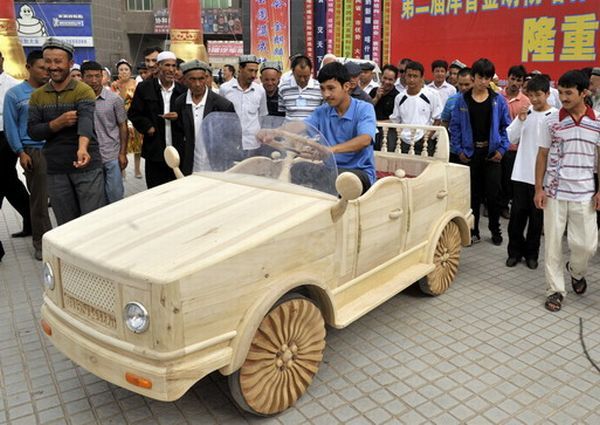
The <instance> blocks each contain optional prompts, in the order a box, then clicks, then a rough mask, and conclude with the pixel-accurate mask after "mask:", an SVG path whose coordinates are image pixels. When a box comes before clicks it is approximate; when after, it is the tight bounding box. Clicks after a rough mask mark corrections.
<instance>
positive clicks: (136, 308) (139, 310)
mask: <svg viewBox="0 0 600 425" xmlns="http://www.w3.org/2000/svg"><path fill="white" fill-rule="evenodd" d="M123 316H124V318H125V325H126V326H127V329H129V330H130V331H131V332H134V333H136V334H139V333H142V332H144V331H145V330H146V329H148V324H149V323H150V318H149V317H148V311H147V310H146V308H145V307H144V306H143V305H142V304H141V303H138V302H130V303H127V305H126V306H125V309H124V314H123Z"/></svg>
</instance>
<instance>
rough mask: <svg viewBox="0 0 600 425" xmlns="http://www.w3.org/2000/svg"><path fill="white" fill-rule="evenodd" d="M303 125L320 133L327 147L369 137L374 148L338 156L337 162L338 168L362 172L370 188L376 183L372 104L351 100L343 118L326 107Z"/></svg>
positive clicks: (326, 105)
mask: <svg viewBox="0 0 600 425" xmlns="http://www.w3.org/2000/svg"><path fill="white" fill-rule="evenodd" d="M304 122H306V123H307V124H310V125H312V126H313V127H314V128H316V129H317V130H319V131H320V132H321V134H323V136H325V140H326V143H324V144H327V145H328V146H333V145H339V144H341V143H345V142H347V141H348V140H350V139H353V138H355V137H357V136H360V135H363V134H366V135H368V136H369V137H370V138H371V144H370V145H369V146H367V147H365V148H363V149H361V150H360V151H358V152H347V153H336V154H335V162H336V164H337V166H338V168H348V169H353V170H362V171H364V172H365V173H367V175H368V176H369V180H370V181H371V184H373V183H375V180H376V178H375V156H374V154H373V139H374V137H375V133H376V132H377V120H376V119H375V109H374V108H373V105H372V104H371V103H367V102H363V101H362V100H357V99H354V98H351V99H350V107H349V108H348V110H347V111H346V112H345V113H344V115H343V116H341V117H340V116H339V115H338V113H337V111H336V110H335V108H333V107H331V106H329V105H328V104H323V105H321V106H319V107H318V108H317V109H315V110H314V111H313V113H312V114H311V115H310V116H308V117H307V118H305V119H304Z"/></svg>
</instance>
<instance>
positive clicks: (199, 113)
mask: <svg viewBox="0 0 600 425" xmlns="http://www.w3.org/2000/svg"><path fill="white" fill-rule="evenodd" d="M207 97H208V89H206V90H205V91H204V96H203V97H202V99H201V100H200V103H198V104H196V103H194V100H193V99H192V92H191V91H190V90H188V91H187V95H186V97H185V103H186V104H187V105H190V106H191V108H192V115H193V116H194V168H193V169H192V171H193V172H194V173H195V172H196V171H210V162H208V155H207V154H206V146H204V139H203V138H202V118H203V117H204V107H205V106H206V98H207Z"/></svg>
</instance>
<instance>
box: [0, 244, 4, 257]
mask: <svg viewBox="0 0 600 425" xmlns="http://www.w3.org/2000/svg"><path fill="white" fill-rule="evenodd" d="M2 257H4V247H3V246H2V242H0V261H2Z"/></svg>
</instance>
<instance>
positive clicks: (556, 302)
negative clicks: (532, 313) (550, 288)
mask: <svg viewBox="0 0 600 425" xmlns="http://www.w3.org/2000/svg"><path fill="white" fill-rule="evenodd" d="M562 300H563V296H562V295H561V294H560V293H559V292H555V293H553V294H550V295H548V298H546V302H545V303H544V307H546V310H548V311H551V312H553V313H554V312H556V311H559V310H560V309H561V308H562Z"/></svg>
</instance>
